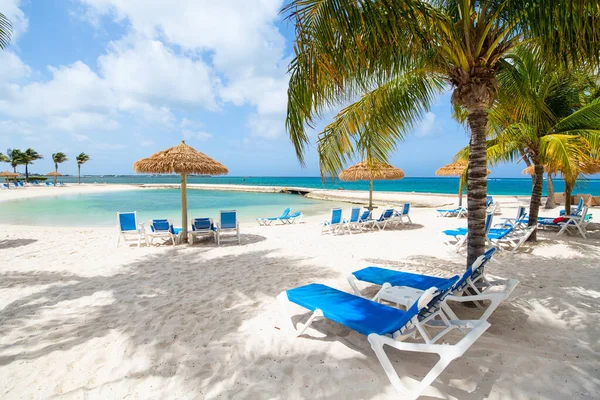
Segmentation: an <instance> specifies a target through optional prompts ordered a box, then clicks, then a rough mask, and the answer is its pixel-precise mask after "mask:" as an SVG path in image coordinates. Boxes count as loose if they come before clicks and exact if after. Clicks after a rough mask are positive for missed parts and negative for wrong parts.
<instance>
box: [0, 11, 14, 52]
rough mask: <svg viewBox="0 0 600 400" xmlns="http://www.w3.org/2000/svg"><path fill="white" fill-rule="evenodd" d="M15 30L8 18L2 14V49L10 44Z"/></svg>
mask: <svg viewBox="0 0 600 400" xmlns="http://www.w3.org/2000/svg"><path fill="white" fill-rule="evenodd" d="M12 33H13V29H12V24H11V22H10V21H9V20H8V18H6V16H5V15H4V14H2V13H0V49H1V50H4V49H6V48H7V47H8V45H9V44H10V39H11V37H12Z"/></svg>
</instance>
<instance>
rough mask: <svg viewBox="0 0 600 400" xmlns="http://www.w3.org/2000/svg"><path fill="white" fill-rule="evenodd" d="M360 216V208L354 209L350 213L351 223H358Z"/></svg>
mask: <svg viewBox="0 0 600 400" xmlns="http://www.w3.org/2000/svg"><path fill="white" fill-rule="evenodd" d="M359 216H360V208H358V207H355V208H353V209H352V212H351V213H350V222H358V217H359Z"/></svg>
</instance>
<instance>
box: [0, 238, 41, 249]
mask: <svg viewBox="0 0 600 400" xmlns="http://www.w3.org/2000/svg"><path fill="white" fill-rule="evenodd" d="M35 242H37V240H36V239H4V240H0V249H12V248H16V247H22V246H28V245H30V244H33V243H35Z"/></svg>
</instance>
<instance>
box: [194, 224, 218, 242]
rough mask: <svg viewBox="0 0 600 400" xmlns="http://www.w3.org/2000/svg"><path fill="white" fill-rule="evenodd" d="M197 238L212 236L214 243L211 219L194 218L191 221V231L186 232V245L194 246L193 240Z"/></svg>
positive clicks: (213, 228) (213, 229)
mask: <svg viewBox="0 0 600 400" xmlns="http://www.w3.org/2000/svg"><path fill="white" fill-rule="evenodd" d="M199 236H212V237H213V239H214V240H215V242H216V238H215V236H216V234H215V227H214V225H213V220H212V218H194V219H193V220H192V230H191V231H190V232H188V244H194V240H195V239H196V238H197V237H199Z"/></svg>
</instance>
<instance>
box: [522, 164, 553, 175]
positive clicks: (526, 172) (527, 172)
mask: <svg viewBox="0 0 600 400" xmlns="http://www.w3.org/2000/svg"><path fill="white" fill-rule="evenodd" d="M534 169H535V165H530V166H529V167H527V168H525V169H524V170H523V171H521V172H522V173H523V174H524V175H533V174H534V173H535V172H534ZM544 172H552V173H555V172H556V171H550V170H549V169H548V166H546V165H545V166H544Z"/></svg>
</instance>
